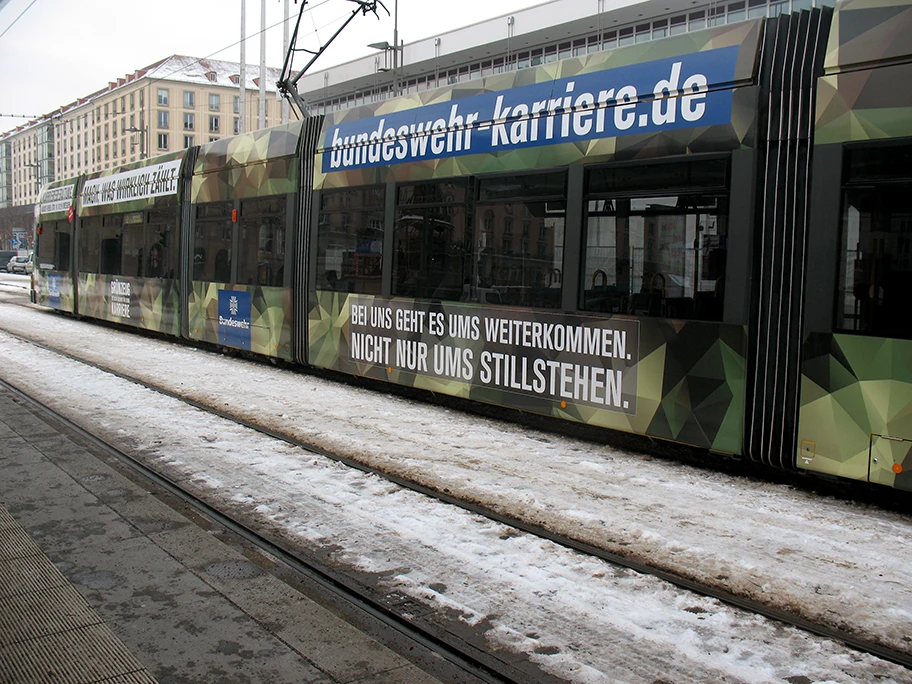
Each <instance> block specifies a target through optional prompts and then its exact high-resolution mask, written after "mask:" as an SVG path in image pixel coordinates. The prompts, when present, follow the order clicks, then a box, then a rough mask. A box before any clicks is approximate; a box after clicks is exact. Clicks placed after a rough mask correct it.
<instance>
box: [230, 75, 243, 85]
mask: <svg viewBox="0 0 912 684" xmlns="http://www.w3.org/2000/svg"><path fill="white" fill-rule="evenodd" d="M228 78H229V79H231V82H232V83H234V85H238V84H239V83H240V82H241V75H240V74H231V76H229V77H228Z"/></svg>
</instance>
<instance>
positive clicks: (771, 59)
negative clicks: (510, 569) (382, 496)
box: [33, 0, 912, 490]
mask: <svg viewBox="0 0 912 684" xmlns="http://www.w3.org/2000/svg"><path fill="white" fill-rule="evenodd" d="M907 29H908V30H907ZM909 82H912V5H903V4H899V3H896V2H888V1H887V0H846V1H844V2H842V3H840V4H839V5H837V7H836V8H835V9H830V8H818V9H813V10H809V11H802V12H797V13H794V14H790V15H781V16H779V17H777V18H775V19H753V20H748V21H743V22H739V23H733V24H727V25H724V26H716V27H712V28H708V29H705V30H703V31H699V32H694V33H688V34H685V35H679V36H671V37H668V38H663V39H660V40H655V41H652V42H648V43H645V44H636V45H631V46H626V47H620V48H617V49H614V50H611V51H604V52H596V53H591V54H588V55H585V56H581V57H574V58H571V59H565V60H562V61H559V62H554V63H550V64H545V65H542V66H537V67H532V68H527V69H522V70H519V71H507V72H503V73H500V74H494V75H491V76H488V77H487V78H484V79H481V80H477V81H470V82H466V83H460V84H456V85H451V86H447V87H443V88H438V89H436V90H427V91H422V92H416V93H409V94H406V95H404V96H402V97H400V98H398V99H395V100H388V101H385V102H382V103H377V104H373V105H363V106H359V107H355V108H352V109H347V110H343V111H337V112H332V113H329V114H327V115H325V116H318V117H310V118H306V119H304V120H302V121H299V122H296V123H292V124H288V125H285V126H280V127H276V128H271V129H267V130H264V131H258V132H255V133H250V134H245V135H240V136H236V137H234V138H228V139H224V140H219V141H216V142H212V143H209V144H205V145H202V146H200V147H197V148H191V149H188V150H185V151H182V152H180V153H176V154H171V155H166V156H164V157H159V158H156V159H151V160H144V161H143V162H140V163H138V164H133V165H130V166H125V167H121V168H118V169H114V170H112V171H110V172H107V171H106V172H104V173H102V174H98V175H96V176H91V177H85V178H75V179H69V180H65V181H59V182H57V183H55V184H53V185H51V186H50V187H49V188H47V189H46V190H45V193H44V195H43V196H42V200H41V206H40V214H39V218H38V224H39V225H38V230H37V236H36V241H37V248H36V255H37V256H36V268H35V273H34V276H33V282H34V292H33V297H34V299H35V301H37V302H38V303H39V304H41V305H44V306H47V307H50V308H53V309H58V310H61V311H64V312H68V313H73V314H77V315H81V316H88V317H93V318H99V319H104V320H108V321H114V322H117V323H123V324H126V325H130V326H135V327H141V328H146V329H150V330H155V331H158V332H161V333H165V334H168V335H173V336H176V337H183V338H185V339H188V340H196V341H200V342H207V343H211V344H213V345H217V346H220V347H225V348H231V349H240V350H244V351H246V352H250V353H253V354H257V355H261V356H266V357H273V358H276V359H281V360H284V361H287V362H291V363H300V364H305V365H309V366H314V367H320V368H325V369H329V370H334V371H339V372H341V373H347V374H354V375H358V376H363V377H369V378H373V379H376V380H380V381H383V382H389V383H395V384H400V385H408V386H411V387H415V388H419V389H424V390H429V391H432V392H435V393H443V394H448V395H452V396H458V397H463V398H466V399H469V400H474V401H478V402H484V403H488V404H496V405H500V406H505V407H509V408H513V409H518V410H521V411H526V412H531V413H536V414H542V415H547V416H553V417H558V418H562V419H566V420H569V421H577V422H581V423H586V424H588V425H592V426H596V427H601V428H605V429H609V430H619V431H624V432H629V433H635V434H638V435H644V436H647V437H650V438H656V439H661V440H669V441H673V442H678V443H682V444H687V445H690V446H693V447H697V448H699V449H704V450H706V451H707V452H714V453H725V454H732V455H738V456H742V457H745V458H749V459H752V460H754V461H757V462H761V463H764V464H767V465H770V466H772V467H777V468H785V469H799V470H807V471H813V472H817V473H821V474H827V475H834V476H838V477H843V478H849V479H855V480H862V481H870V482H874V483H879V484H882V485H886V486H890V487H895V488H897V489H903V490H912V304H910V301H912V298H910V297H909V296H908V293H909V292H912V261H910V259H912V256H910V254H912V192H910V191H912V94H910V93H909V91H908V89H904V88H901V87H897V84H903V83H909Z"/></svg>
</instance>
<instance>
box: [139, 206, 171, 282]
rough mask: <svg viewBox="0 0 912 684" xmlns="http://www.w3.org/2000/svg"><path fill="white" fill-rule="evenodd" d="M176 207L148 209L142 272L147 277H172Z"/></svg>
mask: <svg viewBox="0 0 912 684" xmlns="http://www.w3.org/2000/svg"><path fill="white" fill-rule="evenodd" d="M176 216H177V209H176V208H175V209H171V210H165V211H150V212H149V218H148V223H147V225H146V229H145V232H144V241H143V254H144V255H145V265H144V269H143V274H144V275H145V276H146V277H147V278H173V277H174V274H175V270H176V266H177V264H176V259H177V250H175V249H173V248H172V242H173V240H174V235H175V233H176V231H175V227H174V224H175V220H176Z"/></svg>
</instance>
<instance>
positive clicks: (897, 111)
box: [814, 0, 912, 144]
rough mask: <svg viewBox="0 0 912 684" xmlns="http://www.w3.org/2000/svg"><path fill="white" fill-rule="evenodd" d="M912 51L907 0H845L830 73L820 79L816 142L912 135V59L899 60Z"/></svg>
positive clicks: (833, 37)
mask: <svg viewBox="0 0 912 684" xmlns="http://www.w3.org/2000/svg"><path fill="white" fill-rule="evenodd" d="M910 56H912V5H910V4H909V3H908V0H847V1H846V2H842V3H840V4H839V5H838V6H837V7H836V11H835V12H834V15H833V24H832V29H831V31H830V39H829V42H828V44H827V57H826V64H825V75H824V76H823V77H822V78H820V79H818V91H817V113H816V128H815V134H814V142H815V143H816V144H824V143H838V142H850V141H858V140H879V139H885V138H895V137H901V136H908V135H912V90H910V89H909V88H908V87H907V85H908V84H909V83H910V82H912V64H908V63H907V64H901V63H896V62H900V61H906V62H908V61H909V58H910ZM891 62H892V63H891ZM878 63H880V64H878ZM875 65H876V66H877V68H871V67H872V66H875Z"/></svg>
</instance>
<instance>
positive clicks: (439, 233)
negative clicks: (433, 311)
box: [393, 179, 468, 300]
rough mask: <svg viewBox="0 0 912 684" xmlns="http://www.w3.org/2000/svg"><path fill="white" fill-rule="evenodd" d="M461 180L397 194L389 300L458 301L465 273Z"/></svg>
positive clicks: (418, 186) (399, 190)
mask: <svg viewBox="0 0 912 684" xmlns="http://www.w3.org/2000/svg"><path fill="white" fill-rule="evenodd" d="M466 199H467V181H466V180H465V179H457V180H449V181H433V182H426V183H417V184H413V185H400V186H399V187H398V188H397V198H396V224H395V226H394V229H393V231H394V233H393V239H394V253H393V294H394V295H398V296H402V297H423V298H429V299H442V300H459V299H461V298H462V293H463V286H464V284H465V282H466V281H467V279H468V273H467V271H466V264H465V256H466V222H467V221H466V219H467V216H466Z"/></svg>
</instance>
